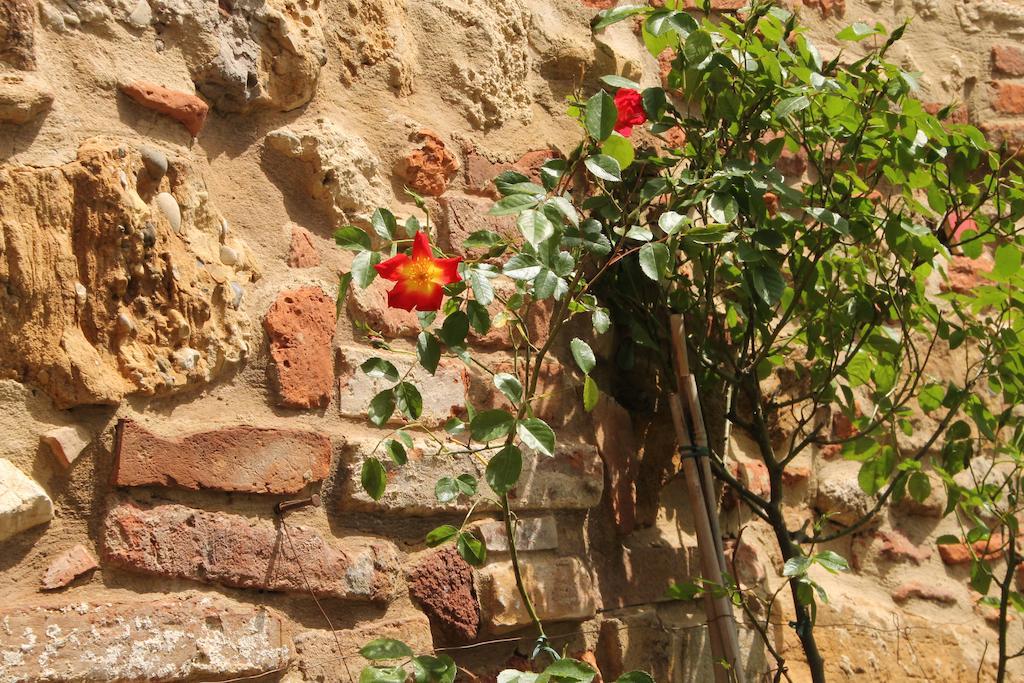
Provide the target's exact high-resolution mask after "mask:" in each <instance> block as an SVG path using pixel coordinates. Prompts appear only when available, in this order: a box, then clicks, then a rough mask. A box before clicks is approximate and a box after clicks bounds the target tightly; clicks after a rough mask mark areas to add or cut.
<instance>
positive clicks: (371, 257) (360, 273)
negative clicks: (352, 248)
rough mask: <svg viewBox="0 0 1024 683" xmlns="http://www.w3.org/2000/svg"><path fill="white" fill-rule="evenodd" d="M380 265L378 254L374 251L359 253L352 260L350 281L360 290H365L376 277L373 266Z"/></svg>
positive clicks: (375, 270)
mask: <svg viewBox="0 0 1024 683" xmlns="http://www.w3.org/2000/svg"><path fill="white" fill-rule="evenodd" d="M378 263H380V253H379V252H376V251H361V252H359V253H358V254H356V257H355V258H354V259H352V281H353V282H355V283H356V284H357V285H359V287H360V288H361V289H366V288H367V287H369V286H370V283H372V282H373V280H374V278H376V277H377V269H376V268H374V266H375V265H377V264H378Z"/></svg>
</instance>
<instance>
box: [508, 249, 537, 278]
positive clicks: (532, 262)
mask: <svg viewBox="0 0 1024 683" xmlns="http://www.w3.org/2000/svg"><path fill="white" fill-rule="evenodd" d="M541 268H542V266H541V265H540V264H539V263H537V259H535V258H534V257H532V256H530V255H529V254H516V255H515V256H513V257H512V258H510V259H509V260H508V261H507V262H506V263H505V266H504V267H503V268H502V269H501V272H502V273H504V274H505V275H506V276H508V277H510V278H512V279H513V280H532V279H533V278H535V277H537V274H538V273H540V271H541Z"/></svg>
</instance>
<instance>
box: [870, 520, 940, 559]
mask: <svg viewBox="0 0 1024 683" xmlns="http://www.w3.org/2000/svg"><path fill="white" fill-rule="evenodd" d="M875 539H876V541H877V542H878V543H879V544H880V545H879V553H881V555H882V557H884V558H886V559H889V560H892V561H894V562H906V561H908V560H909V561H911V562H913V563H914V564H921V563H922V562H924V561H926V560H927V559H928V558H930V557H931V556H932V551H931V550H929V549H928V548H925V547H922V546H919V545H915V544H914V543H913V542H912V541H911V540H910V539H909V538H907V537H906V536H904V535H903V534H902V533H900V532H899V531H896V530H895V529H894V530H892V531H882V530H878V531H876V532H875Z"/></svg>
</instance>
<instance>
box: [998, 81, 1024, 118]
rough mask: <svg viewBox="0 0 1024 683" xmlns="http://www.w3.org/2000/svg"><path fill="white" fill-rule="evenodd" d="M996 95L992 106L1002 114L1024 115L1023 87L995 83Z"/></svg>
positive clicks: (1004, 82) (999, 82)
mask: <svg viewBox="0 0 1024 683" xmlns="http://www.w3.org/2000/svg"><path fill="white" fill-rule="evenodd" d="M995 86H996V95H995V99H993V101H992V106H993V107H994V108H995V110H996V111H998V112H1001V113H1003V114H1024V85H1021V84H1019V83H1009V82H1007V81H996V83H995Z"/></svg>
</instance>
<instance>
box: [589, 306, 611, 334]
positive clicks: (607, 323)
mask: <svg viewBox="0 0 1024 683" xmlns="http://www.w3.org/2000/svg"><path fill="white" fill-rule="evenodd" d="M592 317H593V320H594V332H597V333H598V334H604V333H605V332H607V331H608V328H610V327H611V326H612V319H611V316H610V315H608V309H607V308H597V309H595V310H594V312H593V314H592Z"/></svg>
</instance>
